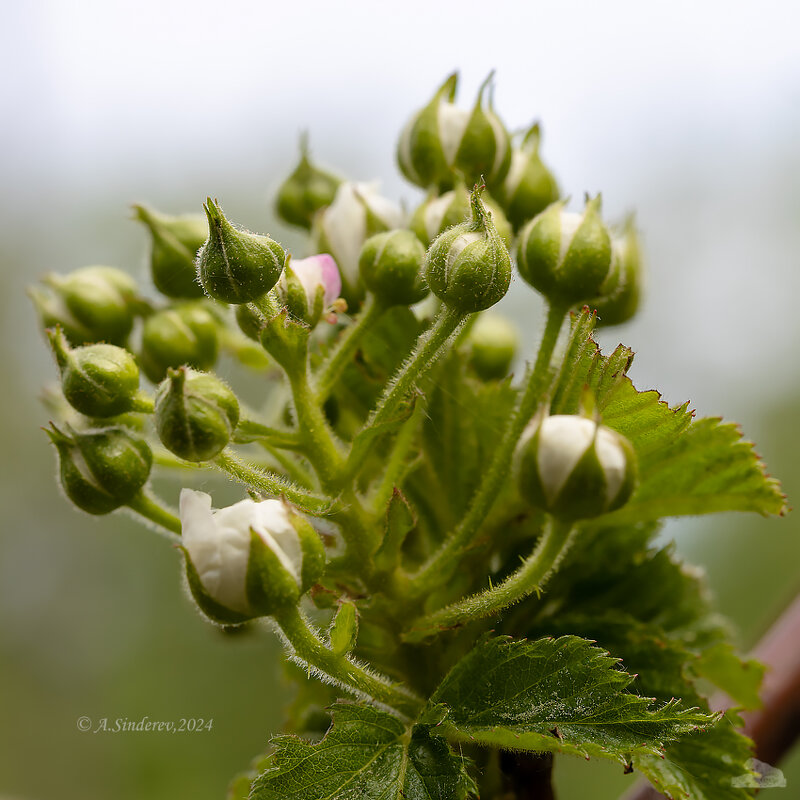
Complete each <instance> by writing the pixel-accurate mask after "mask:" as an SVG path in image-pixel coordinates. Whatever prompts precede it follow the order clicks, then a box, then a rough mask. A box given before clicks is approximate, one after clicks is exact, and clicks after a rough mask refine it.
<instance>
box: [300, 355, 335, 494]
mask: <svg viewBox="0 0 800 800" xmlns="http://www.w3.org/2000/svg"><path fill="white" fill-rule="evenodd" d="M286 374H287V376H288V378H289V384H290V385H291V388H292V398H293V399H294V409H295V412H296V414H297V424H298V438H299V440H300V442H301V444H303V445H304V452H305V453H306V454H307V456H308V459H309V461H311V465H312V466H313V467H314V469H315V470H316V473H317V475H318V476H319V480H320V483H321V484H322V487H323V489H325V491H326V492H330V493H331V494H333V493H335V492H337V491H338V489H339V488H340V486H339V484H340V479H341V477H342V474H343V468H344V458H343V457H342V454H341V453H340V452H339V447H338V445H337V443H336V440H335V438H334V434H333V431H331V429H330V427H329V425H328V420H327V419H325V414H324V413H323V411H322V407H321V406H320V405H319V404H318V403H317V401H316V398H315V396H314V393H313V392H312V391H311V387H310V386H309V382H308V366H307V364H305V363H303V364H299V365H297V366H296V367H295V368H290V369H287V370H286Z"/></svg>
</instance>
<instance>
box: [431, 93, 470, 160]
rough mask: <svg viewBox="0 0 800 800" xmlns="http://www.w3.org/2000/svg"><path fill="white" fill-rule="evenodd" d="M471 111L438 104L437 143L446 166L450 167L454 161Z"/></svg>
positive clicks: (446, 104)
mask: <svg viewBox="0 0 800 800" xmlns="http://www.w3.org/2000/svg"><path fill="white" fill-rule="evenodd" d="M471 116H472V112H471V111H467V110H466V109H463V108H458V106H456V105H455V104H453V103H439V108H438V109H437V122H438V123H439V141H440V142H441V143H442V150H443V151H444V159H445V161H446V162H447V165H448V166H450V167H452V166H453V162H454V161H455V160H456V154H457V153H458V148H459V145H460V144H461V140H462V139H463V138H464V131H465V130H466V129H467V125H468V124H469V118H470V117H471Z"/></svg>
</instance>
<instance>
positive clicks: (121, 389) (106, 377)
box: [47, 328, 139, 417]
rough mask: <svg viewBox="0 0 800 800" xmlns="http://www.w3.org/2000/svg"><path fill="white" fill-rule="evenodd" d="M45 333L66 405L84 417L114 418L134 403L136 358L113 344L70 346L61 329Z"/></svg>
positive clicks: (136, 388)
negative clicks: (84, 415)
mask: <svg viewBox="0 0 800 800" xmlns="http://www.w3.org/2000/svg"><path fill="white" fill-rule="evenodd" d="M47 336H48V338H49V340H50V345H51V346H52V348H53V353H54V354H55V357H56V362H57V364H58V368H59V371H60V373H61V389H62V391H63V392H64V397H66V398H67V401H68V402H69V404H70V405H71V406H72V407H73V408H74V409H75V410H76V411H79V412H80V413H81V414H86V416H87V417H115V416H116V415H117V414H124V413H125V412H126V411H130V410H131V409H133V407H134V406H135V399H136V395H137V393H138V391H139V367H138V366H137V365H136V359H135V358H134V357H133V356H132V355H131V354H130V353H129V352H128V351H127V350H125V349H123V348H122V347H117V346H116V345H113V344H90V345H86V346H85V347H77V348H75V349H72V348H71V347H70V346H69V342H67V338H66V336H64V333H63V331H62V330H61V328H55V329H54V328H48V330H47Z"/></svg>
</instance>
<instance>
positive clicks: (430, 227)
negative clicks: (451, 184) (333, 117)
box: [423, 192, 454, 240]
mask: <svg viewBox="0 0 800 800" xmlns="http://www.w3.org/2000/svg"><path fill="white" fill-rule="evenodd" d="M453 197H454V192H445V193H444V194H443V195H442V196H441V197H437V198H436V199H435V200H431V201H430V202H429V203H428V205H427V206H426V207H425V213H424V215H423V219H424V223H425V233H426V234H427V235H428V239H430V240H433V239H435V238H436V236H437V235H438V234H439V230H440V228H441V227H442V220H443V219H444V215H445V212H446V211H447V207H448V206H449V205H450V203H452V202H453Z"/></svg>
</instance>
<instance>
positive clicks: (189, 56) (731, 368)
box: [0, 0, 800, 800]
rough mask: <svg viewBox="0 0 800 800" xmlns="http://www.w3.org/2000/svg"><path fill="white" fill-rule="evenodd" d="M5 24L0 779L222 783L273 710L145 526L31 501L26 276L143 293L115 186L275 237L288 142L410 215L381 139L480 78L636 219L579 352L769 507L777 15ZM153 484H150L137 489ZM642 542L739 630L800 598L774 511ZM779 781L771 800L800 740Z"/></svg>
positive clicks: (580, 771) (536, 319) (781, 333)
mask: <svg viewBox="0 0 800 800" xmlns="http://www.w3.org/2000/svg"><path fill="white" fill-rule="evenodd" d="M2 17H3V19H2V24H0V75H2V78H0V120H2V124H0V187H1V188H2V191H0V242H2V244H1V245H0V270H1V271H2V273H1V274H2V291H0V358H2V373H0V374H2V384H3V391H2V396H1V397H0V411H2V414H1V415H0V426H1V427H0V437H1V439H0V441H1V442H2V456H1V457H0V477H1V478H2V486H0V498H1V499H2V536H1V537H0V796H4V797H6V798H17V799H18V800H46V799H47V798H55V797H58V798H59V800H72V798H75V799H76V800H77V799H78V798H80V800H93V799H94V798H98V800H99V799H100V798H108V797H114V798H117V800H133V799H134V798H141V797H148V798H150V800H160V799H161V798H164V799H165V800H166V798H170V800H172V799H173V798H176V797H192V798H195V799H196V800H212V798H221V797H223V796H224V792H225V787H226V784H227V782H228V779H229V778H230V777H231V775H232V774H233V773H234V772H236V771H237V770H240V769H242V768H243V767H245V766H246V765H247V763H248V761H249V760H250V759H251V758H252V757H253V756H255V755H257V754H258V753H259V752H262V751H263V750H264V748H265V746H266V743H267V739H268V736H269V733H270V732H271V731H274V730H275V729H276V727H277V725H278V723H279V719H280V709H281V706H282V704H283V703H284V702H285V700H286V691H285V688H284V686H283V684H282V683H281V677H280V671H279V669H278V667H277V658H276V653H277V648H276V647H275V645H274V643H273V642H272V641H271V640H270V639H269V637H267V636H265V635H263V634H256V635H253V636H247V635H244V636H237V637H230V636H224V635H222V634H221V633H219V632H218V631H216V630H214V629H213V628H211V627H210V626H208V625H207V624H205V623H204V622H203V621H202V620H201V619H200V618H199V616H198V615H197V613H195V611H194V610H193V609H192V607H191V605H190V603H189V602H188V601H187V599H186V597H185V596H184V593H183V590H182V586H181V581H180V578H179V573H180V570H179V558H178V555H177V553H176V552H174V551H172V550H171V549H170V547H169V546H168V545H166V544H165V542H164V541H162V540H160V539H158V537H156V536H154V535H153V534H152V533H150V532H149V531H147V530H145V529H143V528H141V527H140V526H139V525H137V524H136V523H134V522H133V521H131V520H129V519H127V518H126V517H124V516H123V517H117V516H114V517H110V518H109V517H107V518H103V519H99V520H97V519H92V518H89V517H88V516H86V515H82V514H80V513H79V512H77V511H74V510H73V509H72V508H71V507H70V506H69V505H68V504H67V503H66V501H64V500H63V499H62V497H61V496H60V495H59V494H58V492H57V490H56V487H55V483H54V480H53V478H54V463H55V462H54V455H53V453H52V452H51V451H50V448H49V447H48V445H47V442H46V437H45V436H44V435H43V434H42V433H41V431H40V430H38V428H39V426H41V425H43V424H45V423H46V422H47V420H48V416H47V413H46V412H45V411H44V410H43V409H42V408H41V407H40V406H39V405H38V404H37V400H36V398H37V394H38V393H39V391H40V386H41V385H42V384H44V383H45V382H47V381H50V380H52V377H53V375H54V369H53V365H52V363H51V360H50V356H49V355H48V353H47V351H46V349H45V347H44V346H43V342H42V339H41V336H40V335H39V333H38V332H37V330H36V326H35V320H34V315H33V313H32V309H31V307H30V304H29V303H28V301H27V300H26V298H25V295H24V290H25V286H26V284H28V283H30V282H32V281H34V280H36V279H37V278H38V277H39V276H41V275H42V274H43V273H44V272H46V271H48V270H56V271H68V270H71V269H74V268H77V267H80V266H83V265H86V264H91V263H102V264H111V265H115V266H121V267H123V268H126V269H128V270H131V271H132V272H134V273H135V274H137V275H140V276H141V277H142V278H143V279H144V280H146V273H145V271H144V270H145V236H144V232H143V230H141V229H140V227H139V226H138V225H137V224H136V223H134V222H131V221H130V219H129V218H130V211H129V205H130V203H132V202H142V201H144V202H148V203H150V204H152V205H154V206H155V207H157V208H160V209H162V210H165V211H169V212H175V213H177V212H180V211H186V210H194V211H199V210H200V203H201V202H202V200H203V199H204V198H205V197H206V195H207V194H212V195H214V196H216V197H218V198H219V199H220V200H221V202H222V203H224V205H225V209H226V211H227V212H228V213H229V214H230V216H231V217H232V218H233V219H235V220H237V221H239V222H241V223H243V224H245V225H247V226H248V227H250V228H251V229H253V230H257V231H261V232H269V233H271V234H272V235H273V236H275V237H276V238H278V239H279V240H281V241H283V242H284V244H287V245H289V246H290V247H292V248H294V249H295V250H296V252H301V250H302V247H303V245H302V242H301V241H300V240H299V239H298V238H297V236H296V235H295V234H294V233H293V232H290V231H288V230H287V229H285V228H283V227H281V226H280V224H278V223H277V222H276V221H275V219H274V216H273V214H272V210H271V207H270V196H271V194H270V193H271V192H272V191H273V190H274V189H275V187H276V186H277V184H278V183H279V182H280V180H281V179H282V178H283V176H284V175H285V174H286V173H287V172H288V171H289V170H290V168H291V167H292V166H293V164H294V161H295V158H296V152H297V136H298V133H299V131H300V130H301V129H308V130H309V131H310V134H311V143H312V148H313V152H314V155H315V156H316V157H317V159H318V160H319V161H320V162H322V163H323V164H325V165H327V166H329V167H331V168H334V169H336V170H337V171H339V172H340V173H342V174H344V175H347V176H351V177H353V178H357V179H367V180H368V179H373V178H377V179H379V180H381V181H382V186H383V190H384V193H385V194H387V195H389V196H390V197H392V198H394V199H397V200H401V199H402V200H404V201H405V202H406V203H407V204H408V205H409V206H411V207H413V205H414V204H415V203H416V202H417V201H418V200H419V193H418V192H417V191H416V190H414V189H413V188H412V187H409V186H408V185H406V184H405V183H404V182H403V181H402V180H401V178H400V176H399V175H398V173H397V170H396V168H395V166H394V145H395V141H396V138H397V134H398V131H399V129H400V127H401V125H402V124H403V122H404V121H405V119H406V118H407V116H408V115H409V113H410V112H411V111H412V110H414V109H416V108H417V107H419V106H421V105H422V104H424V103H425V102H426V101H427V99H428V98H429V96H430V94H431V92H432V91H433V89H434V87H435V86H436V85H437V84H438V83H439V82H440V81H441V80H442V79H443V77H444V76H445V75H446V74H448V73H449V72H450V71H452V70H454V69H459V70H461V75H462V86H461V90H460V98H461V102H462V103H465V104H470V103H472V101H473V98H474V92H475V91H476V89H477V87H478V85H479V83H480V82H481V81H482V80H483V78H484V77H485V75H486V74H487V73H488V72H489V70H491V69H496V70H497V80H496V83H497V88H496V95H495V100H496V106H497V109H498V111H499V113H500V114H501V116H503V118H504V119H505V121H506V122H507V124H508V125H509V126H511V127H514V128H517V127H521V126H524V125H527V124H529V123H530V122H531V121H533V120H534V119H537V118H538V119H541V120H542V123H543V129H544V142H543V151H542V152H543V156H544V158H545V160H546V161H547V163H548V164H550V165H551V166H552V167H553V169H554V170H555V172H556V174H557V176H558V178H559V180H560V183H561V185H562V187H563V189H564V191H565V192H566V193H567V194H570V195H572V196H573V197H574V198H575V199H576V203H575V205H576V206H577V204H578V201H579V200H580V198H581V197H582V195H583V193H584V191H590V192H596V191H602V192H603V198H604V209H605V214H606V217H607V218H609V219H612V220H613V219H618V218H620V217H621V216H622V215H623V214H625V213H627V212H628V211H631V210H636V212H637V214H638V221H639V226H640V228H641V229H642V231H643V234H644V242H645V248H646V253H647V256H648V265H649V274H648V287H647V288H648V291H647V296H646V300H645V302H644V306H643V308H642V311H641V313H640V315H639V316H638V317H637V318H636V320H635V321H633V322H631V323H630V324H628V325H626V326H624V327H623V328H619V329H611V330H608V331H606V332H604V333H603V335H602V341H603V343H604V345H605V346H613V345H615V344H616V343H617V342H618V341H620V340H622V341H624V342H625V343H626V344H628V345H630V346H632V347H633V349H634V350H635V351H636V352H637V359H636V362H635V364H634V367H633V370H632V375H633V378H634V381H635V382H636V384H637V386H639V388H658V389H659V390H660V391H661V392H662V393H663V396H664V398H665V399H666V400H668V401H669V402H670V403H679V402H683V401H685V400H687V399H688V400H691V403H692V406H693V407H694V408H696V409H697V411H698V413H699V414H702V415H709V414H720V415H723V416H725V417H726V418H729V419H735V420H737V421H738V422H740V423H741V424H742V427H743V429H744V431H745V432H746V434H747V435H748V436H749V437H750V438H752V439H754V440H755V441H757V442H758V449H759V452H760V453H761V454H762V455H763V457H764V458H765V460H766V462H767V463H768V465H769V467H770V470H771V472H773V473H774V474H776V475H778V476H780V477H781V478H782V479H783V481H784V483H785V488H786V490H787V492H788V493H789V495H790V500H792V499H794V500H795V502H797V497H798V496H800V467H798V463H797V458H796V457H795V453H796V452H797V451H798V447H799V446H800V426H798V422H797V420H798V414H799V413H800V379H799V376H798V356H797V350H798V344H800V314H798V313H797V297H798V290H799V289H800V148H799V147H798V142H800V46H799V45H798V40H797V30H798V24H799V23H800V12H798V9H797V5H796V3H794V2H792V0H785V1H784V2H777V1H775V2H770V1H769V0H766V1H765V0H762V2H760V3H759V4H758V5H756V4H754V3H730V2H723V1H722V0H715V1H711V0H709V2H703V3H698V2H696V0H695V2H683V1H682V0H680V1H678V2H676V1H675V0H672V2H669V3H666V2H648V3H640V2H634V1H633V0H631V2H619V1H617V0H604V2H594V1H592V2H589V0H587V1H586V2H569V1H567V2H562V3H552V2H550V3H544V2H537V1H534V0H531V1H530V2H503V0H498V1H497V2H495V3H488V2H471V1H468V0H461V1H460V2H455V1H454V0H439V1H438V2H430V0H428V1H427V2H421V1H420V0H405V1H404V2H402V3H401V2H393V3H374V2H367V0H353V1H352V2H344V0H343V1H342V2H339V3H330V2H323V1H322V0H313V1H311V0H306V1H305V2H302V1H300V2H295V3H288V2H283V3H277V2H271V1H267V2H263V1H262V2H243V1H241V0H232V1H231V2H229V3H226V4H221V3H215V2H210V0H158V1H157V0H137V1H136V2H129V1H128V0H118V1H112V2H108V0H104V1H103V2H101V1H100V0H50V1H49V2H47V1H46V0H29V2H26V3H6V4H4V5H3V14H2ZM504 306H505V309H506V311H507V313H509V314H510V315H512V316H513V317H514V318H515V319H516V320H517V322H518V323H519V324H520V326H521V328H522V330H523V332H524V337H523V338H524V340H526V341H527V342H529V343H530V345H529V346H532V344H533V343H534V341H535V339H536V336H537V333H538V328H539V325H540V323H541V307H540V305H539V303H538V302H537V300H536V298H535V297H534V296H533V295H532V293H531V292H530V291H529V290H528V289H527V288H526V287H525V286H524V285H521V282H519V281H518V282H517V283H516V285H515V286H514V287H513V288H512V292H511V294H510V296H509V298H508V299H507V300H506V301H505V303H504ZM177 488H178V484H177V483H175V482H174V481H173V482H171V483H166V484H164V485H163V486H162V489H163V492H164V496H165V497H167V498H168V499H169V500H171V501H174V500H175V499H176V495H177ZM664 535H665V537H675V538H677V540H678V542H679V546H680V549H681V551H682V552H683V553H684V554H685V555H686V557H687V558H689V559H691V560H693V561H695V562H697V563H700V564H702V565H703V566H704V567H705V568H706V569H707V571H708V574H709V579H710V582H711V584H712V587H713V589H714V591H715V592H716V595H717V597H718V601H719V606H720V608H721V609H722V610H723V611H725V612H726V613H728V614H730V615H731V616H732V617H733V618H734V619H735V620H736V622H737V623H738V625H739V626H740V629H741V632H742V637H741V641H742V645H743V647H748V646H749V645H751V644H752V643H753V642H754V641H755V640H756V639H757V638H758V636H759V635H760V633H761V632H762V631H763V630H764V629H765V627H766V626H767V625H768V624H769V623H770V621H771V620H772V619H773V618H774V617H775V616H776V615H777V614H778V613H779V612H780V611H781V609H782V608H783V607H784V606H785V605H786V604H787V603H788V601H789V600H790V599H791V598H792V597H793V596H794V595H795V593H796V592H797V591H798V589H800V539H799V538H798V523H797V521H796V519H794V518H793V517H792V516H791V515H790V516H789V517H788V518H787V519H784V520H764V519H761V518H758V517H749V516H741V517H735V516H724V517H720V518H717V519H713V520H712V519H697V520H688V521H681V522H675V523H669V524H668V525H667V526H666V529H665V533H664ZM82 715H85V716H88V717H90V718H92V719H93V720H95V721H99V720H101V719H102V718H108V719H109V720H112V721H113V720H114V719H116V718H124V717H127V718H129V719H132V720H138V719H141V718H142V717H144V716H149V717H150V718H151V719H156V720H159V719H164V720H169V719H177V718H180V717H192V718H197V717H201V718H205V719H213V720H214V722H213V729H212V730H211V731H204V732H201V733H194V734H188V733H186V734H182V735H170V734H166V733H164V734H154V733H150V734H145V733H138V734H137V733H128V734H116V735H114V734H102V733H98V734H92V733H82V732H80V731H79V730H78V729H77V727H76V720H77V719H78V718H79V717H80V716H82ZM787 776H788V778H789V786H790V788H789V790H788V796H796V792H797V788H796V787H798V786H800V763H798V758H797V757H795V758H794V759H792V760H790V762H788V764H787ZM557 777H558V784H559V792H560V794H559V796H560V797H561V798H563V800H578V799H579V798H585V797H586V796H588V794H587V792H588V793H590V794H591V796H592V797H593V798H595V799H596V800H605V798H613V797H616V796H617V794H618V792H619V791H621V790H622V789H624V788H626V787H628V786H629V785H630V784H631V781H632V778H630V777H625V776H623V775H621V774H620V770H618V769H616V768H608V767H604V766H596V765H593V764H588V765H587V764H584V763H583V762H581V761H579V760H565V759H561V763H560V764H559V768H558V776H557ZM587 782H590V784H589V783H587ZM587 785H591V787H592V788H591V790H587V789H586V786H587ZM792 786H794V787H795V788H794V789H792V788H791V787H792Z"/></svg>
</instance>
